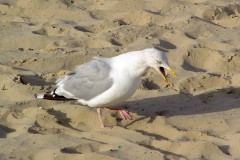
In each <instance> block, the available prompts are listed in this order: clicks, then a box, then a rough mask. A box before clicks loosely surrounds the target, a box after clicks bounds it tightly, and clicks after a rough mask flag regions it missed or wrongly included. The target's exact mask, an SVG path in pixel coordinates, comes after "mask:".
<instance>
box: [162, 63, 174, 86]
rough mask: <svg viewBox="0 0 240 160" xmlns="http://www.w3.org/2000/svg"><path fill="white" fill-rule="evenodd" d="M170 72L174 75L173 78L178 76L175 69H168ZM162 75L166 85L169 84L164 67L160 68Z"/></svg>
mask: <svg viewBox="0 0 240 160" xmlns="http://www.w3.org/2000/svg"><path fill="white" fill-rule="evenodd" d="M168 70H169V71H170V73H171V74H172V75H173V76H176V75H177V74H176V72H175V71H174V70H173V69H171V68H170V69H168ZM160 73H161V74H162V76H163V81H164V82H166V83H168V79H167V77H166V74H165V70H164V68H163V67H160Z"/></svg>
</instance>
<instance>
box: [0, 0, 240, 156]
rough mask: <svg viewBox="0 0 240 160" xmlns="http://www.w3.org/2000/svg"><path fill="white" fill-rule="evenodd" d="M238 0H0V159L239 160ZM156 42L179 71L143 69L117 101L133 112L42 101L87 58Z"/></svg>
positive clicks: (239, 46) (146, 46)
mask: <svg viewBox="0 0 240 160" xmlns="http://www.w3.org/2000/svg"><path fill="white" fill-rule="evenodd" d="M239 5H240V3H239V1H238V0H218V1H212V0H88V1H80V0H79V1H78V0H0V36H1V38H0V159H1V160H5V159H16V160H20V159H22V160H42V159H47V160H67V159H71V160H75V159H76V160H79V159H86V160H89V159H98V160H106V159H109V160H117V159H121V160H127V159H129V160H132V159H133V160H134V159H138V160H143V159H151V160H159V159H165V160H185V159H191V160H205V159H206V160H230V159H240V152H239V148H240V116H239V115H240V88H239V87H240V43H239V42H240V36H239V35H240V6H239ZM148 47H156V48H158V49H160V50H162V51H165V52H166V54H167V57H168V59H169V63H170V65H171V66H172V68H173V69H174V70H175V71H176V72H177V77H172V76H171V75H169V76H168V79H169V84H166V83H164V82H163V80H162V77H161V76H160V75H159V74H158V73H156V72H154V71H153V70H149V72H148V73H147V74H146V75H145V76H144V77H143V78H142V84H141V87H140V88H139V89H138V90H137V91H136V93H135V94H134V95H133V96H132V97H131V98H130V99H129V100H128V101H127V102H124V104H122V106H123V107H125V108H126V110H128V111H129V112H130V114H131V115H132V117H133V120H126V121H125V120H121V119H119V118H118V116H117V114H116V112H114V111H108V110H104V116H105V122H106V123H107V124H111V125H116V126H114V127H113V129H101V128H100V124H99V120H98V117H97V113H96V109H95V108H88V107H85V106H81V105H79V104H77V103H75V102H61V101H58V102H55V101H47V100H39V99H36V98H35V95H36V94H39V93H43V92H46V91H51V90H52V89H54V82H55V80H56V79H58V78H59V77H61V76H62V75H64V74H65V73H66V72H68V71H69V70H72V69H74V68H75V67H76V66H78V65H80V64H82V63H85V62H87V61H89V60H91V59H92V57H94V56H101V57H112V56H116V55H119V54H122V53H125V52H128V51H133V50H141V49H144V48H148Z"/></svg>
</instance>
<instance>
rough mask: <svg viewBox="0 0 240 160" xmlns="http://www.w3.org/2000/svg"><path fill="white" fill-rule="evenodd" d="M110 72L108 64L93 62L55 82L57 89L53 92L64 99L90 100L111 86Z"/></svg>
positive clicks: (98, 61) (99, 61) (81, 66)
mask: <svg viewBox="0 0 240 160" xmlns="http://www.w3.org/2000/svg"><path fill="white" fill-rule="evenodd" d="M110 72H111V67H110V66H109V64H108V63H106V62H104V61H101V60H93V61H91V62H88V63H86V64H83V65H80V66H79V67H78V68H76V70H74V71H71V72H69V73H68V74H66V75H65V76H64V77H62V78H60V79H59V80H57V81H56V83H57V86H58V88H57V89H56V91H55V92H56V93H57V94H58V95H61V96H64V97H66V98H79V99H84V100H90V99H92V98H94V97H96V96H98V95H100V94H101V93H103V92H105V91H106V90H108V89H109V88H110V87H111V86H112V84H113V79H112V78H111V77H110ZM60 86H61V87H60ZM67 92H68V93H70V94H72V95H73V97H71V96H69V94H68V93H67Z"/></svg>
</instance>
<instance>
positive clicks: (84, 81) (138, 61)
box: [37, 48, 176, 128]
mask: <svg viewBox="0 0 240 160" xmlns="http://www.w3.org/2000/svg"><path fill="white" fill-rule="evenodd" d="M149 68H153V69H154V70H156V71H157V72H158V73H160V74H161V75H162V77H163V80H164V81H165V82H168V80H167V78H166V72H165V70H168V71H170V73H171V74H172V75H174V76H175V75H176V73H175V71H174V70H172V69H171V68H170V67H169V64H168V60H167V57H166V55H165V54H164V53H163V52H162V51H159V50H157V49H155V48H147V49H144V50H141V51H132V52H127V53H124V54H121V55H118V56H115V57H112V58H100V57H94V58H93V60H92V61H90V62H88V63H85V64H82V65H80V66H78V67H77V68H76V69H75V70H73V71H70V72H68V73H67V74H66V75H64V76H63V77H61V78H60V79H58V80H57V81H56V89H55V90H54V91H52V92H51V93H45V94H39V95H38V96H37V98H40V99H50V100H77V101H78V102H79V103H81V104H82V105H86V106H89V107H96V108H97V113H98V116H99V120H100V124H101V127H102V128H107V127H110V126H108V125H105V124H104V123H103V118H102V113H101V108H109V109H114V108H113V107H112V106H113V105H117V104H119V103H121V102H123V101H125V100H127V99H128V98H130V97H131V96H132V95H133V94H134V92H135V91H136V90H137V88H138V86H139V84H140V82H141V76H143V75H144V74H145V73H146V71H147V70H148V69H149ZM111 107H112V108H111ZM115 110H117V111H118V113H119V115H120V116H121V117H122V118H123V119H131V116H130V115H129V114H128V113H127V112H126V111H125V110H123V109H119V108H115Z"/></svg>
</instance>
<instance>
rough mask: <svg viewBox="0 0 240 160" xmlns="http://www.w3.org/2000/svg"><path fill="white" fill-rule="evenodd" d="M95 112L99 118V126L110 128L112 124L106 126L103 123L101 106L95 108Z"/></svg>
mask: <svg viewBox="0 0 240 160" xmlns="http://www.w3.org/2000/svg"><path fill="white" fill-rule="evenodd" d="M97 113H98V118H99V120H100V125H101V128H112V126H107V125H105V124H104V123H103V118H102V111H101V108H97Z"/></svg>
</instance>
